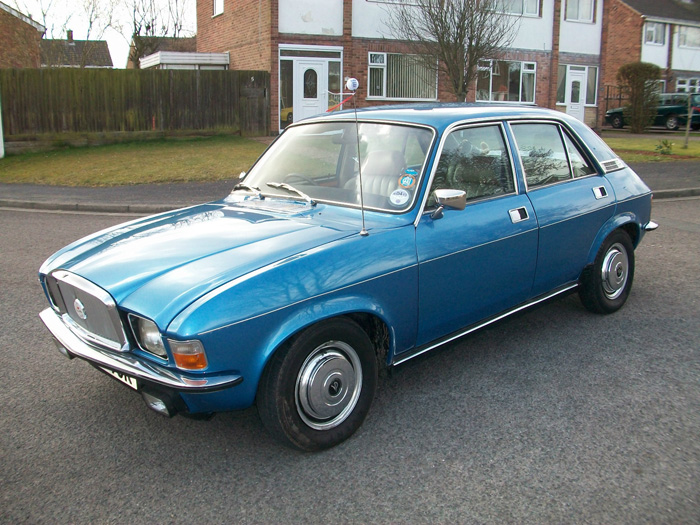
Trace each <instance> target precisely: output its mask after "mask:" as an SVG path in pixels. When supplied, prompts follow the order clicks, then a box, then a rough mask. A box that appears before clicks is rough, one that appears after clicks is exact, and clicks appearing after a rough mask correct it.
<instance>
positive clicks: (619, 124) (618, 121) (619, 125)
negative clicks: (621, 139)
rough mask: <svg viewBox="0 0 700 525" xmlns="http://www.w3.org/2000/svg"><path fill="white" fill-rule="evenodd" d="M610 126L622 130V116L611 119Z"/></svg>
mask: <svg viewBox="0 0 700 525" xmlns="http://www.w3.org/2000/svg"><path fill="white" fill-rule="evenodd" d="M610 124H612V127H613V128H615V129H622V126H623V125H624V124H623V122H622V117H621V116H620V115H615V116H613V118H612V119H610Z"/></svg>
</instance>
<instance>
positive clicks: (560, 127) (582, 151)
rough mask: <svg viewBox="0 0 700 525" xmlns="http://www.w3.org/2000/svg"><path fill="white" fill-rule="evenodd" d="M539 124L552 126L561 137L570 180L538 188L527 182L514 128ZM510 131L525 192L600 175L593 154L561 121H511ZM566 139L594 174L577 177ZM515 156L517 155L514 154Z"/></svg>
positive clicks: (541, 185)
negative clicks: (582, 145)
mask: <svg viewBox="0 0 700 525" xmlns="http://www.w3.org/2000/svg"><path fill="white" fill-rule="evenodd" d="M537 124H540V125H541V124H545V125H550V126H555V127H556V128H557V132H558V136H559V141H560V142H561V145H562V148H563V150H564V155H565V157H566V164H567V166H568V169H569V178H567V179H562V180H557V181H553V182H550V183H547V184H538V185H536V186H532V187H531V186H530V184H529V183H528V180H527V171H526V170H525V166H524V164H523V155H522V154H521V150H520V146H519V144H518V138H517V137H516V134H515V130H514V129H513V128H514V127H517V126H521V125H537ZM508 128H509V129H508V131H509V132H510V135H511V137H512V138H513V142H514V145H515V148H514V151H515V152H517V156H518V159H517V162H518V165H519V167H520V172H521V173H522V175H523V183H524V184H525V192H526V193H529V192H530V191H537V190H539V189H542V188H550V187H552V186H555V185H557V184H565V183H568V182H571V181H576V180H580V179H584V178H587V177H595V176H597V175H600V173H599V172H598V168H597V165H596V163H595V162H594V161H593V159H592V156H591V154H590V153H589V152H588V151H587V149H586V148H583V147H581V144H580V142H579V141H578V140H577V138H576V135H575V134H574V133H572V132H571V131H570V130H569V129H568V128H567V127H566V126H565V125H564V124H563V123H562V122H559V121H554V120H510V121H508ZM565 137H566V138H568V139H569V140H570V142H571V143H572V145H573V146H574V147H575V148H576V151H577V152H578V153H579V155H581V157H582V158H583V159H584V160H585V161H586V163H587V164H588V166H589V167H590V168H592V169H593V172H592V173H589V174H587V175H582V176H580V177H577V176H576V174H575V172H574V167H573V165H572V162H571V155H570V153H569V150H568V148H567V147H566V140H565ZM514 155H515V153H514Z"/></svg>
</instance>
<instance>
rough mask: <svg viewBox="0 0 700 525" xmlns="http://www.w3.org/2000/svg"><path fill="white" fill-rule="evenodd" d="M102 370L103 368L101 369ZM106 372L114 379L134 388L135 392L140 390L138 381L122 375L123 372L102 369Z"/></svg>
mask: <svg viewBox="0 0 700 525" xmlns="http://www.w3.org/2000/svg"><path fill="white" fill-rule="evenodd" d="M100 368H102V367H100ZM102 370H104V371H105V372H107V373H108V374H109V375H111V376H112V377H113V378H115V379H117V380H119V381H121V382H122V383H124V384H125V385H126V386H128V387H131V388H133V389H134V390H138V389H139V385H138V383H137V382H136V379H135V378H133V377H131V376H128V375H126V374H122V373H121V372H115V371H114V370H109V369H108V368H102Z"/></svg>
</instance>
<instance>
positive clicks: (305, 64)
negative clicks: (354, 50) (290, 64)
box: [294, 59, 328, 122]
mask: <svg viewBox="0 0 700 525" xmlns="http://www.w3.org/2000/svg"><path fill="white" fill-rule="evenodd" d="M327 109H328V61H327V60H313V59H304V60H297V61H296V62H295V72H294V121H295V122H296V121H297V120H301V119H303V118H306V117H312V116H314V115H318V114H320V113H323V112H325V111H326V110H327Z"/></svg>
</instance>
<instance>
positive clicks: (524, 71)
mask: <svg viewBox="0 0 700 525" xmlns="http://www.w3.org/2000/svg"><path fill="white" fill-rule="evenodd" d="M500 62H507V63H512V62H518V63H520V79H519V83H518V98H520V96H521V95H522V92H523V75H532V76H533V80H534V82H533V85H532V100H525V101H523V100H517V101H516V100H493V77H497V76H500V75H501V71H500ZM494 63H495V66H494ZM477 69H478V71H489V73H490V74H489V96H488V98H487V99H483V98H479V89H478V85H479V77H478V74H477V79H476V85H475V92H476V101H477V102H489V103H494V104H513V103H514V102H516V103H520V104H535V103H536V99H537V62H527V61H524V60H491V59H482V60H480V61H479V64H478V66H477ZM506 74H508V72H506Z"/></svg>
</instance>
